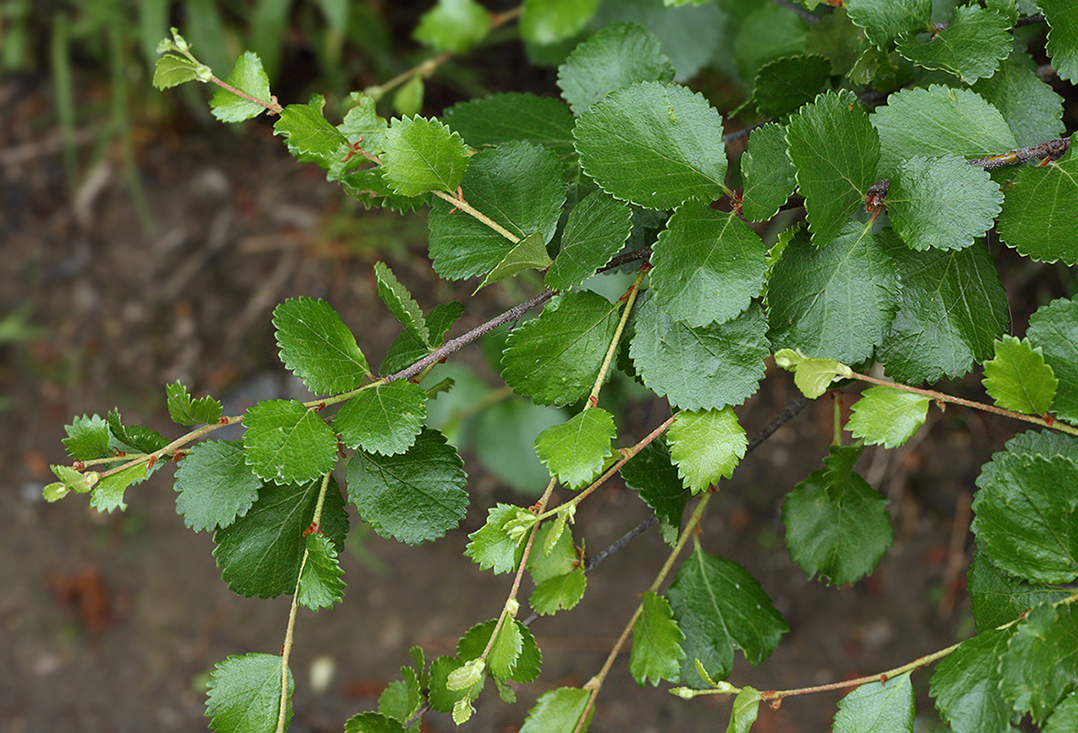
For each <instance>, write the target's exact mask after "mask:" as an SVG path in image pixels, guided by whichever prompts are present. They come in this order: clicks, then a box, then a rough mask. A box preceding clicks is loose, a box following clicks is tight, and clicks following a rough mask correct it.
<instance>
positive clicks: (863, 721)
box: [834, 672, 915, 733]
mask: <svg viewBox="0 0 1078 733" xmlns="http://www.w3.org/2000/svg"><path fill="white" fill-rule="evenodd" d="M914 712H915V705H914V700H913V685H912V684H910V673H909V672H906V673H905V674H901V675H899V676H898V677H892V678H890V679H888V680H887V681H886V682H869V683H867V684H864V685H861V686H860V687H858V688H857V689H856V690H854V691H853V692H851V693H850V694H849V695H846V697H844V698H842V700H840V701H839V703H838V714H837V715H836V716H835V727H834V733H899V732H900V731H905V732H906V733H913V717H914Z"/></svg>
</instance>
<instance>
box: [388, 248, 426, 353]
mask: <svg viewBox="0 0 1078 733" xmlns="http://www.w3.org/2000/svg"><path fill="white" fill-rule="evenodd" d="M374 277H375V280H377V281H378V297H379V298H381V299H382V302H383V303H385V304H386V308H389V312H390V313H392V314H393V317H394V318H396V319H397V323H399V324H401V325H402V326H404V329H405V330H406V331H408V332H409V333H410V334H412V336H414V337H415V338H416V340H418V341H420V342H422V343H423V344H424V345H425V346H432V345H433V343H432V342H431V337H430V331H429V330H428V329H427V319H425V318H424V317H423V311H422V310H420V308H419V304H418V303H416V302H415V298H413V297H412V294H411V293H409V292H408V288H406V287H404V286H403V285H401V284H400V281H399V280H397V277H396V276H395V275H394V274H393V271H392V270H390V269H389V266H388V265H386V264H385V263H384V262H376V263H374Z"/></svg>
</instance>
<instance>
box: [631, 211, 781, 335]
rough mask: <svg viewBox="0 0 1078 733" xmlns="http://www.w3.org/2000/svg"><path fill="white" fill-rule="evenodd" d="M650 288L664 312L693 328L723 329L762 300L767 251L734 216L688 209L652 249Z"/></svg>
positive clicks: (676, 217)
mask: <svg viewBox="0 0 1078 733" xmlns="http://www.w3.org/2000/svg"><path fill="white" fill-rule="evenodd" d="M651 264H652V267H653V268H654V269H653V270H652V271H651V274H650V277H651V286H652V290H653V292H654V294H655V300H656V303H657V304H658V306H659V308H660V309H661V310H662V311H663V312H665V313H667V314H669V315H670V316H671V317H672V318H674V320H676V321H681V322H683V323H686V324H688V325H689V326H706V325H708V324H710V323H716V322H718V323H722V322H723V321H728V320H730V319H731V318H734V317H735V316H737V314H739V313H741V312H742V311H743V310H745V309H746V308H747V307H748V306H749V303H750V302H751V300H752V299H753V298H755V297H756V296H757V295H759V294H760V290H761V288H762V287H763V284H764V275H765V273H766V271H767V248H766V247H765V246H764V243H763V241H762V240H761V239H760V236H759V235H758V234H756V232H754V231H753V230H752V229H750V228H749V226H748V225H747V224H745V222H743V221H741V219H739V218H738V217H737V215H735V214H734V213H732V212H724V211H715V210H714V209H712V208H711V207H710V206H708V205H707V204H702V203H698V202H695V201H690V202H688V203H685V204H683V205H682V206H681V207H680V208H678V210H677V211H675V212H674V214H673V216H671V217H670V219H669V220H668V221H667V223H666V228H665V229H663V231H661V232H660V233H659V238H658V240H657V241H656V242H655V244H654V245H652V255H651Z"/></svg>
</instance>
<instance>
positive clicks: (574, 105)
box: [558, 23, 674, 115]
mask: <svg viewBox="0 0 1078 733" xmlns="http://www.w3.org/2000/svg"><path fill="white" fill-rule="evenodd" d="M673 80H674V65H673V64H672V63H671V62H670V59H669V58H667V56H666V54H664V53H663V52H662V47H661V46H660V44H659V39H658V38H656V37H655V34H653V33H652V32H651V31H649V30H647V29H646V28H644V27H643V26H640V25H637V24H636V23H613V24H611V25H608V26H606V27H605V28H603V29H602V30H600V31H599V32H598V33H596V34H595V35H593V36H591V37H590V38H588V39H587V40H585V41H584V42H582V43H580V44H579V45H578V46H577V47H576V48H575V49H573V52H572V53H571V54H569V57H568V58H567V59H565V63H563V64H562V65H561V66H559V67H558V88H559V89H561V95H562V97H563V98H564V99H565V101H566V102H568V103H569V106H570V108H571V109H572V110H573V114H576V115H579V114H582V113H583V112H586V111H587V110H588V109H589V108H590V107H591V106H592V105H593V104H595V103H596V102H598V101H599V100H600V99H602V98H603V97H605V96H606V95H607V94H609V93H610V92H612V91H614V90H616V89H623V88H625V87H627V86H631V85H632V84H635V83H637V82H643V81H656V82H661V83H664V84H666V83H669V82H672V81H673Z"/></svg>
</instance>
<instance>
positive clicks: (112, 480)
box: [90, 463, 146, 512]
mask: <svg viewBox="0 0 1078 733" xmlns="http://www.w3.org/2000/svg"><path fill="white" fill-rule="evenodd" d="M145 478H146V464H145V463H137V464H135V465H134V466H131V467H130V468H125V469H124V470H122V471H120V472H118V473H114V474H112V475H111V476H106V477H105V478H103V479H101V480H100V481H99V482H98V483H97V484H96V485H95V486H94V487H93V489H92V490H91V492H90V506H92V507H93V508H94V509H96V510H97V511H99V512H111V511H112V510H113V509H119V510H120V511H123V510H124V509H126V508H127V505H126V504H124V492H125V491H127V487H128V486H130V485H131V484H137V483H139V482H140V481H142V480H143V479H145Z"/></svg>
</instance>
